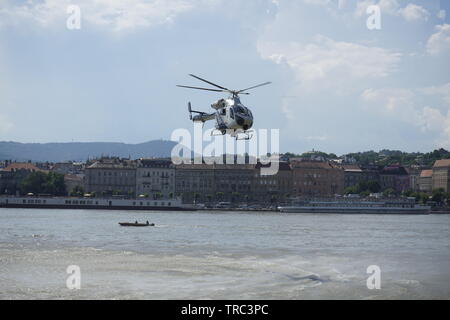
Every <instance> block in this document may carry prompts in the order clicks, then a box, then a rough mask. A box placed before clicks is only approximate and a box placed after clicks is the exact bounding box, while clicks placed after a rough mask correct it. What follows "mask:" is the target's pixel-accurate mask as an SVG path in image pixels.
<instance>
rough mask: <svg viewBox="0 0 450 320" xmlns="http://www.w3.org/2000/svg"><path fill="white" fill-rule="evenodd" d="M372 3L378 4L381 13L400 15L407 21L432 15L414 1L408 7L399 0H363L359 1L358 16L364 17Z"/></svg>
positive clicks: (425, 19)
mask: <svg viewBox="0 0 450 320" xmlns="http://www.w3.org/2000/svg"><path fill="white" fill-rule="evenodd" d="M371 5H377V6H379V7H380V10H381V14H389V15H391V16H400V17H402V18H404V19H405V20H406V21H410V22H412V21H420V20H423V21H427V20H428V18H429V17H430V13H429V12H428V10H427V9H425V8H424V7H422V6H419V5H417V4H414V3H409V4H408V5H407V6H406V7H404V8H402V7H401V6H400V5H399V3H398V1H397V0H379V1H375V0H362V1H357V3H356V7H355V11H354V15H355V16H356V17H358V18H359V17H362V16H365V15H366V9H367V7H369V6H371Z"/></svg>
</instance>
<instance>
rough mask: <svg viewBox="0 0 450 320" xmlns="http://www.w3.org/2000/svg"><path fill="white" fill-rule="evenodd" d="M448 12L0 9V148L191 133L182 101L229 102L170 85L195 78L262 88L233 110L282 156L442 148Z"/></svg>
mask: <svg viewBox="0 0 450 320" xmlns="http://www.w3.org/2000/svg"><path fill="white" fill-rule="evenodd" d="M71 5H76V6H78V8H79V9H80V28H79V29H77V28H75V29H74V28H68V22H69V26H71V24H70V23H71V22H73V21H74V20H73V17H74V16H73V12H74V11H71V10H72V9H70V8H71V7H70V6H71ZM373 6H376V8H378V9H379V20H377V17H378V16H376V15H374V12H375V11H371V10H372V9H370V8H374V7H373ZM68 8H69V11H68ZM368 8H369V13H368V11H367V9H368ZM449 15H450V1H446V0H441V1H439V0H423V1H419V0H415V1H402V0H360V1H356V0H246V1H244V0H241V1H238V0H91V1H88V0H79V1H75V0H72V1H69V0H40V1H31V0H29V1H12V0H0V141H17V142H40V143H45V142H71V141H77V142H94V141H114V142H125V143H141V142H145V141H149V140H154V139H167V140H168V139H170V136H171V134H172V132H173V131H174V130H175V129H178V128H186V129H189V130H190V131H192V128H193V127H192V123H191V122H190V121H189V118H188V112H187V102H188V101H191V103H192V106H193V107H195V109H196V110H203V111H211V110H212V109H210V104H211V103H212V102H214V101H215V100H217V99H219V98H223V97H225V96H224V95H222V94H221V93H217V92H206V91H197V90H189V89H184V88H178V87H176V85H177V84H183V85H191V86H208V85H207V84H203V83H202V82H199V81H197V80H196V79H194V78H191V77H189V76H188V74H189V73H193V74H196V75H198V76H200V77H203V78H206V79H208V80H211V81H213V82H215V83H218V84H220V85H222V86H225V87H228V88H231V89H242V88H247V87H250V86H252V85H255V84H258V83H262V82H265V81H271V82H272V84H270V85H268V86H264V87H260V88H256V89H254V90H252V91H251V92H250V93H251V94H250V95H248V96H242V102H243V103H244V104H245V105H246V106H247V107H249V108H250V109H251V110H252V113H253V115H254V117H255V124H254V128H255V129H279V130H280V150H281V151H282V152H286V151H290V152H294V153H302V152H305V151H309V150H312V149H314V150H321V151H325V152H333V153H336V154H338V155H340V154H344V153H348V152H358V151H365V150H381V149H396V150H403V151H408V152H414V151H420V152H429V151H432V150H434V149H436V148H441V147H442V148H450V17H449ZM68 20H69V21H68ZM72 25H73V24H72ZM374 26H375V27H377V28H373V27H374ZM212 125H213V123H209V124H207V125H205V129H206V128H208V127H211V126H212Z"/></svg>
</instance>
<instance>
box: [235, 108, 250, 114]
mask: <svg viewBox="0 0 450 320" xmlns="http://www.w3.org/2000/svg"><path fill="white" fill-rule="evenodd" d="M234 109H235V111H236V113H240V114H245V115H246V114H247V110H246V108H244V107H241V106H236V107H234Z"/></svg>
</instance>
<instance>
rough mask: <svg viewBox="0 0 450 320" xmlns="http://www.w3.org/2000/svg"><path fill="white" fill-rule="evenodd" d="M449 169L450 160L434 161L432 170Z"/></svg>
mask: <svg viewBox="0 0 450 320" xmlns="http://www.w3.org/2000/svg"><path fill="white" fill-rule="evenodd" d="M439 167H450V159H442V160H436V162H435V163H434V166H433V168H439Z"/></svg>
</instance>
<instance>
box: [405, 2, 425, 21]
mask: <svg viewBox="0 0 450 320" xmlns="http://www.w3.org/2000/svg"><path fill="white" fill-rule="evenodd" d="M398 13H399V14H400V15H401V16H402V17H403V18H404V19H405V20H406V21H416V20H424V21H426V20H428V18H429V16H430V13H429V12H428V11H427V10H426V9H425V8H423V7H421V6H418V5H416V4H414V3H409V4H408V5H407V6H406V7H405V8H401V9H399V10H398Z"/></svg>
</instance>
